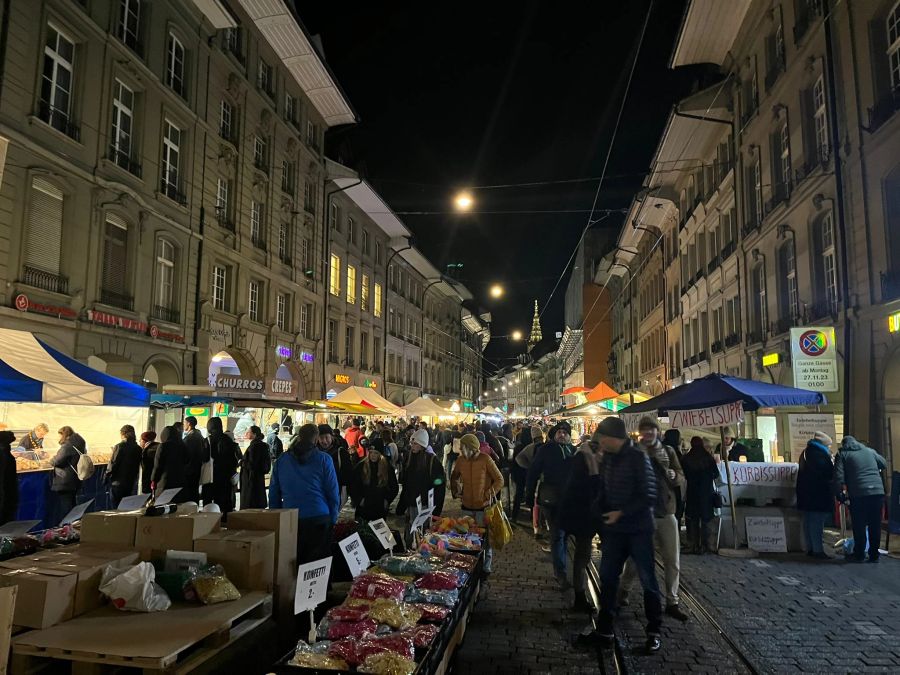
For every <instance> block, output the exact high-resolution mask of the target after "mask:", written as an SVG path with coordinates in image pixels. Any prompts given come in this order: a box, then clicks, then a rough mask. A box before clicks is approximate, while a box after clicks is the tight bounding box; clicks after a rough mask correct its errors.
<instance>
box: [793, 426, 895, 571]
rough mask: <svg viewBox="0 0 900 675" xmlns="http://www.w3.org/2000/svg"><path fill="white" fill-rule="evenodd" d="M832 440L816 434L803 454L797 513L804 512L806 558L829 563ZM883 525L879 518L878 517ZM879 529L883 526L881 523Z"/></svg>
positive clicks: (799, 477) (832, 470) (798, 482)
mask: <svg viewBox="0 0 900 675" xmlns="http://www.w3.org/2000/svg"><path fill="white" fill-rule="evenodd" d="M831 443H832V440H831V437H830V436H829V435H828V434H826V433H824V432H822V431H817V432H816V433H815V434H813V437H812V438H811V439H810V440H809V442H807V444H806V448H804V450H803V452H802V453H801V454H800V467H799V469H798V471H797V510H798V511H802V512H803V536H804V539H805V541H806V555H808V556H810V557H811V558H819V559H821V560H827V559H828V554H827V553H825V550H824V547H823V546H822V538H823V536H824V534H825V521H826V520H828V517H829V516H830V515H831V514H832V513H834V495H833V494H832V491H831V483H832V481H833V480H834V463H833V462H832V461H831ZM879 521H880V514H879ZM879 527H880V522H879Z"/></svg>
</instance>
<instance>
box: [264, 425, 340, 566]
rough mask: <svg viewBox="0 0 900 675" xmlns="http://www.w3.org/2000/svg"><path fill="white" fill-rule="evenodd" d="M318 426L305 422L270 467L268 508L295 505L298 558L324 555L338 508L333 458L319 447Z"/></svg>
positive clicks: (309, 558)
mask: <svg viewBox="0 0 900 675" xmlns="http://www.w3.org/2000/svg"><path fill="white" fill-rule="evenodd" d="M318 440H319V429H318V427H317V426H316V425H315V424H304V425H303V426H301V427H300V429H298V431H297V435H296V436H295V437H294V439H293V440H292V441H291V444H290V446H289V447H288V450H287V452H285V453H284V454H283V455H281V457H279V458H278V461H276V462H275V466H274V467H273V469H272V477H271V479H270V480H269V508H273V509H297V511H298V514H299V516H298V517H299V520H298V521H297V562H298V563H299V564H303V563H307V562H312V561H313V560H321V559H322V558H327V557H328V556H329V555H330V553H331V533H332V530H333V529H334V524H335V523H336V522H337V519H338V513H339V512H340V509H341V503H340V499H341V495H340V489H339V488H338V481H337V474H336V473H335V471H334V462H332V461H331V458H330V457H328V455H327V454H326V453H324V452H319V451H318Z"/></svg>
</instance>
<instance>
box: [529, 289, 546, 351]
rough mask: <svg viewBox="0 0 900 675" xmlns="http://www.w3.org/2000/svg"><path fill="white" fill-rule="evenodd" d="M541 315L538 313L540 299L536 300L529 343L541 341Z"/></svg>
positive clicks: (533, 343)
mask: <svg viewBox="0 0 900 675" xmlns="http://www.w3.org/2000/svg"><path fill="white" fill-rule="evenodd" d="M542 338H543V336H542V335H541V316H540V314H538V301H537V300H535V301H534V316H533V317H532V319H531V335H529V336H528V345H529V346H531V345H536V344H537V343H538V342H540V341H541V339H542Z"/></svg>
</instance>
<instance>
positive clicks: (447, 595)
mask: <svg viewBox="0 0 900 675" xmlns="http://www.w3.org/2000/svg"><path fill="white" fill-rule="evenodd" d="M403 599H404V600H406V602H429V603H432V604H435V605H445V606H447V607H453V605H455V604H456V603H457V601H458V600H459V591H457V590H455V589H454V590H452V591H431V590H428V589H427V588H411V589H409V590H408V591H407V592H406V596H405V597H404V598H403Z"/></svg>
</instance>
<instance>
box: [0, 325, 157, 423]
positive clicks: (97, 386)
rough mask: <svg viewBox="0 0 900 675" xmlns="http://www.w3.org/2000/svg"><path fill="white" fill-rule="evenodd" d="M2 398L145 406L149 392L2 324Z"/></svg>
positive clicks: (39, 401) (0, 333)
mask: <svg viewBox="0 0 900 675" xmlns="http://www.w3.org/2000/svg"><path fill="white" fill-rule="evenodd" d="M0 344H2V345H3V351H2V354H0V401H13V402H16V403H61V404H66V405H115V406H128V407H134V408H146V407H147V406H148V405H149V404H150V392H149V391H147V389H146V388H145V387H142V386H141V385H139V384H134V383H133V382H126V381H125V380H120V379H119V378H117V377H112V376H111V375H107V374H106V373H102V372H100V371H99V370H94V369H93V368H90V367H88V366H86V365H84V364H83V363H80V362H78V361H76V360H75V359H73V358H71V357H69V356H66V355H65V354H63V353H61V352H58V351H56V350H55V349H53V348H52V347H50V346H48V345H46V344H44V343H43V342H41V341H40V340H38V339H37V338H36V337H34V335H32V334H31V333H27V332H25V331H18V330H11V329H9V328H0Z"/></svg>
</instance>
